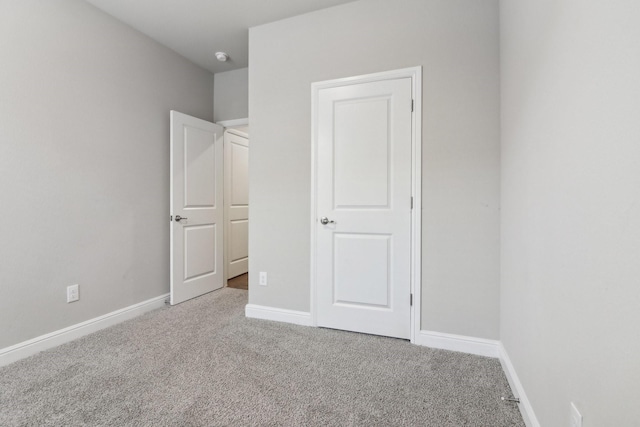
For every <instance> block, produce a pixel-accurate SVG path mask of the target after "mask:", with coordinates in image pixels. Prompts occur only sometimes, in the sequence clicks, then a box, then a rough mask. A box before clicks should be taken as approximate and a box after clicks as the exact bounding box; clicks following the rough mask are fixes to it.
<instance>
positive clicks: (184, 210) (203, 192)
mask: <svg viewBox="0 0 640 427" xmlns="http://www.w3.org/2000/svg"><path fill="white" fill-rule="evenodd" d="M222 132H223V128H222V127H221V126H219V125H216V124H214V123H210V122H207V121H204V120H200V119H198V118H195V117H191V116H187V115H186V114H182V113H179V112H177V111H171V166H170V167H171V185H170V210H171V219H172V221H171V231H170V235H171V238H170V239H171V246H170V254H171V255H170V257H171V261H170V265H171V267H170V269H171V304H178V303H180V302H183V301H186V300H188V299H191V298H195V297H197V296H200V295H202V294H205V293H207V292H211V291H213V290H215V289H218V288H221V287H222V286H223V284H224V275H223V253H224V252H223V228H224V227H223V222H222V219H223V204H222V182H223V175H222V165H223V155H222Z"/></svg>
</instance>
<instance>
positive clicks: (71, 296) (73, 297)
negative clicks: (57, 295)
mask: <svg viewBox="0 0 640 427" xmlns="http://www.w3.org/2000/svg"><path fill="white" fill-rule="evenodd" d="M78 288H79V286H78V285H71V286H67V302H74V301H78V300H79V299H80V293H79V289H78Z"/></svg>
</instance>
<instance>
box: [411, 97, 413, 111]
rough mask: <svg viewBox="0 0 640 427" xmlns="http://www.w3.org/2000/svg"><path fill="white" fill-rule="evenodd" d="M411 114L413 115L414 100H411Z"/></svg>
mask: <svg viewBox="0 0 640 427" xmlns="http://www.w3.org/2000/svg"><path fill="white" fill-rule="evenodd" d="M411 112H412V113H413V99H412V100H411Z"/></svg>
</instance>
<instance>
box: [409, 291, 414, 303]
mask: <svg viewBox="0 0 640 427" xmlns="http://www.w3.org/2000/svg"><path fill="white" fill-rule="evenodd" d="M409 305H410V306H413V294H409Z"/></svg>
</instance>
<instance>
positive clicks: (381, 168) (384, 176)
mask: <svg viewBox="0 0 640 427" xmlns="http://www.w3.org/2000/svg"><path fill="white" fill-rule="evenodd" d="M389 115H390V112H389V98H388V97H383V98H378V97H376V98H369V99H367V98H365V99H356V100H347V101H342V102H337V103H336V105H335V113H334V117H335V118H334V120H335V122H334V126H335V130H334V161H335V166H334V167H335V178H334V186H335V190H334V191H335V208H336V209H340V208H386V207H388V206H389V172H390V165H389V161H390V156H389V153H390V147H389V145H390V144H391V143H392V140H391V138H389ZM354 177H357V179H353V178H354Z"/></svg>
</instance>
